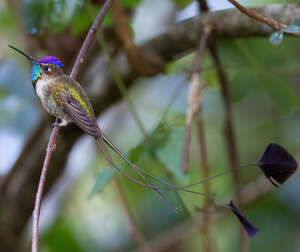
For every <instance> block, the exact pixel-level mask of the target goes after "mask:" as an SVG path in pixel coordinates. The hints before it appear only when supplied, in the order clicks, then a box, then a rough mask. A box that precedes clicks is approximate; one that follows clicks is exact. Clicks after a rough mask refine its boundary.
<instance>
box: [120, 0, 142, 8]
mask: <svg viewBox="0 0 300 252" xmlns="http://www.w3.org/2000/svg"><path fill="white" fill-rule="evenodd" d="M141 2H142V0H123V1H122V5H123V6H124V7H128V8H131V7H135V6H136V5H138V4H140V3H141Z"/></svg>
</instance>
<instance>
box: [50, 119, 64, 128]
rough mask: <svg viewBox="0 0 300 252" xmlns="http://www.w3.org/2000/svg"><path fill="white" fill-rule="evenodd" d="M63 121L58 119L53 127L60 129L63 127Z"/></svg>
mask: <svg viewBox="0 0 300 252" xmlns="http://www.w3.org/2000/svg"><path fill="white" fill-rule="evenodd" d="M61 123H62V122H61V120H60V119H56V120H55V122H54V123H52V127H53V128H54V127H60V126H61Z"/></svg>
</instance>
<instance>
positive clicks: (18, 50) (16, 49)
mask: <svg viewBox="0 0 300 252" xmlns="http://www.w3.org/2000/svg"><path fill="white" fill-rule="evenodd" d="M8 46H9V47H10V48H12V49H14V50H15V51H17V52H19V53H21V54H22V55H24V56H25V57H26V58H27V59H29V60H30V61H31V62H32V61H35V59H34V58H33V57H31V56H29V55H28V54H26V53H24V52H22V51H21V50H20V49H18V48H15V47H13V46H11V45H8Z"/></svg>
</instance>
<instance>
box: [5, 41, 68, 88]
mask: <svg viewBox="0 0 300 252" xmlns="http://www.w3.org/2000/svg"><path fill="white" fill-rule="evenodd" d="M9 47H10V48H12V49H14V50H15V51H17V52H19V53H21V54H22V55H23V56H25V57H26V58H27V59H28V60H29V61H30V62H31V64H32V71H31V80H32V83H33V85H35V83H36V82H37V81H38V80H39V79H44V80H47V79H50V78H53V77H56V76H58V75H60V74H62V73H63V70H62V67H63V65H64V64H63V63H62V61H61V60H60V59H59V58H57V57H54V56H45V57H42V58H39V59H35V58H33V57H32V56H29V55H28V54H26V53H24V52H23V51H21V50H19V49H17V48H15V47H13V46H11V45H9Z"/></svg>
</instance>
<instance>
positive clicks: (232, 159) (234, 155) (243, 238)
mask: <svg viewBox="0 0 300 252" xmlns="http://www.w3.org/2000/svg"><path fill="white" fill-rule="evenodd" d="M210 52H211V55H212V57H213V60H214V63H215V65H216V68H217V74H218V76H219V80H220V83H221V91H222V96H223V101H224V109H225V120H224V135H225V139H226V147H227V148H226V149H227V151H228V157H229V163H230V166H231V168H232V169H233V170H232V174H233V182H234V190H235V198H236V202H237V204H238V206H239V208H240V209H242V208H243V200H242V195H241V189H242V175H241V171H240V169H239V158H238V151H237V145H236V139H235V135H234V127H233V117H232V106H231V101H230V100H231V98H230V87H229V83H228V78H227V75H226V72H225V70H224V68H223V66H222V63H221V60H220V58H219V54H218V49H217V47H216V44H215V43H214V42H212V43H211V45H210ZM239 251H241V252H246V251H249V240H248V237H247V235H246V232H245V231H244V229H243V227H242V226H240V249H239Z"/></svg>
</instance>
